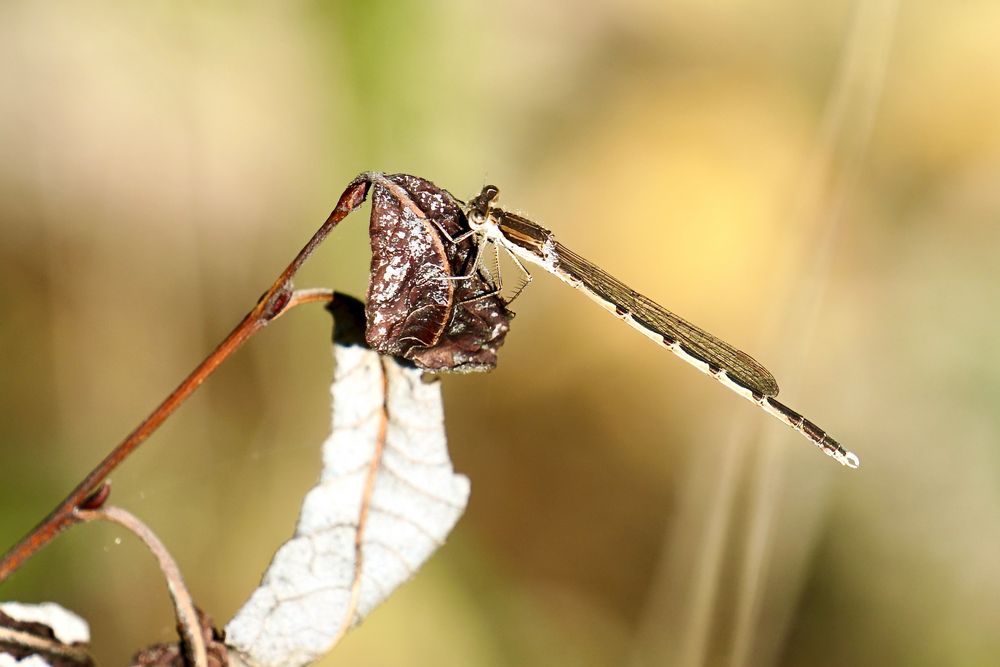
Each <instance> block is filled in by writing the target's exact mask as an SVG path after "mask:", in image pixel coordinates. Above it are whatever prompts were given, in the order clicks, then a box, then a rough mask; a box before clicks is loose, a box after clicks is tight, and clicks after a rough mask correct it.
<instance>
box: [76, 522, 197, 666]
mask: <svg viewBox="0 0 1000 667" xmlns="http://www.w3.org/2000/svg"><path fill="white" fill-rule="evenodd" d="M75 515H76V517H77V519H78V520H80V521H96V520H98V519H102V520H104V521H111V522H112V523H117V524H118V525H120V526H122V527H124V528H126V529H127V530H130V531H131V532H132V533H133V534H134V535H135V536H136V537H138V538H139V539H140V540H142V542H143V544H145V545H146V547H147V548H148V549H149V551H150V552H151V553H152V554H153V556H154V557H155V558H156V561H157V563H159V566H160V571H161V572H163V576H164V578H165V579H166V580H167V590H168V591H169V592H170V600H171V602H173V604H174V612H175V613H176V615H177V623H178V625H179V626H180V628H181V636H182V639H183V644H184V657H185V659H186V660H187V661H188V663H189V664H192V665H194V667H208V651H207V650H206V648H205V636H204V635H203V634H202V631H201V622H200V621H199V619H198V611H197V610H196V609H195V606H194V600H193V599H192V598H191V594H190V593H189V592H188V589H187V586H185V585H184V578H183V577H182V576H181V571H180V568H179V567H177V562H176V561H175V560H174V559H173V558H172V557H171V556H170V552H169V551H167V548H166V547H165V546H164V545H163V542H161V541H160V539H159V538H158V537H157V536H156V534H155V533H153V531H152V530H150V529H149V526H147V525H146V524H144V523H143V522H142V521H140V520H139V519H138V517H136V516H135V515H134V514H131V513H129V512H127V511H125V510H123V509H121V508H120V507H108V508H105V509H99V510H77V511H76V512H75Z"/></svg>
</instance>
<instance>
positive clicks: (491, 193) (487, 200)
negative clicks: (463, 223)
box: [466, 185, 500, 231]
mask: <svg viewBox="0 0 1000 667" xmlns="http://www.w3.org/2000/svg"><path fill="white" fill-rule="evenodd" d="M499 195H500V189H499V188H498V187H497V186H495V185H487V186H485V187H484V188H483V189H482V191H481V192H480V193H479V194H478V195H476V196H475V197H473V198H472V201H470V202H469V208H468V210H467V211H466V215H467V216H468V218H469V227H470V228H471V229H473V230H475V231H479V230H481V229H482V228H483V227H485V226H486V224H487V223H489V221H490V209H491V208H493V202H494V201H495V200H496V198H497V197H498V196H499Z"/></svg>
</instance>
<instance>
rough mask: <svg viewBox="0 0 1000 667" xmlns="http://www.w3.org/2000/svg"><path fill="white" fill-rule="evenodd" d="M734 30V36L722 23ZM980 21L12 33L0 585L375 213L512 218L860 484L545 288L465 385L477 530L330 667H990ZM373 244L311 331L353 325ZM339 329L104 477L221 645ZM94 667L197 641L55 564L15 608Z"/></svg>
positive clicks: (135, 602) (294, 329)
mask: <svg viewBox="0 0 1000 667" xmlns="http://www.w3.org/2000/svg"><path fill="white" fill-rule="evenodd" d="M709 5H710V6H709ZM997 25H1000V4H997V3H995V2H985V1H983V2H974V1H973V2H962V3H940V2H931V1H922V0H917V1H913V2H907V3H895V2H890V1H887V0H876V1H874V2H868V3H864V2H860V1H859V2H856V3H847V2H839V3H800V2H795V1H793V0H764V1H762V2H734V3H726V4H725V5H723V4H721V3H702V2H695V1H693V0H682V1H680V2H672V3H662V2H656V1H654V0H630V1H627V2H621V1H612V0H590V1H589V2H568V1H566V0H555V1H552V2H527V1H525V0H515V1H513V2H507V3H502V4H496V5H492V4H486V3H481V4H480V3H450V2H427V1H426V0H423V1H420V2H416V1H413V0H397V1H394V2H388V1H385V0H376V1H369V2H360V1H355V2H340V3H316V2H307V3H301V2H290V3H263V2H259V3H258V2H254V3H235V2H232V3H226V2H222V3H209V4H202V3H194V2H180V3H167V2H149V3H111V2H85V3H33V2H27V1H16V0H15V1H10V0H9V1H8V2H5V3H3V4H2V5H0V83H2V90H3V95H2V96H0V146H2V147H3V150H2V153H0V220H2V223H0V287H2V289H0V298H2V310H3V317H2V318H0V364H2V369H3V371H2V377H3V382H2V384H0V457H2V458H0V461H2V463H0V508H2V510H0V547H2V548H4V549H5V548H6V547H7V546H8V545H11V544H13V543H14V542H15V541H16V540H17V539H19V538H20V537H21V536H22V535H23V534H24V533H25V532H26V531H27V530H28V529H29V528H30V527H31V526H32V525H34V524H35V523H36V522H37V521H38V520H39V519H40V518H41V517H42V516H43V515H44V514H46V513H47V512H48V511H49V510H50V509H51V508H52V506H53V505H54V504H55V502H56V501H57V500H58V499H60V498H61V497H62V496H63V495H64V494H65V493H66V492H67V491H68V490H69V489H70V488H71V487H72V486H73V485H74V484H75V483H76V482H77V481H78V480H79V479H80V478H81V477H82V476H83V474H84V473H85V472H86V471H87V470H89V469H90V467H91V466H92V465H93V464H94V463H96V462H97V461H98V460H99V459H100V458H101V457H102V456H103V455H104V454H105V453H106V452H107V451H108V450H109V449H110V448H111V446H112V445H113V444H115V443H116V442H117V441H118V440H119V439H120V438H121V437H122V436H123V435H124V434H126V433H127V432H128V431H129V430H131V428H132V427H133V426H134V425H135V424H137V423H138V421H139V420H140V419H141V418H142V417H143V416H144V415H145V414H146V413H148V411H149V410H150V409H151V408H152V407H153V406H154V405H155V404H156V403H158V402H159V401H160V399H162V398H163V397H164V396H165V395H166V393H167V392H168V391H169V390H170V389H172V388H173V386H174V385H175V384H176V383H177V381H179V380H180V379H181V378H182V377H183V376H184V375H185V374H186V373H187V372H188V371H189V370H190V369H191V368H192V367H193V366H194V365H195V363H196V362H197V361H198V360H199V359H201V358H202V356H204V354H206V353H207V352H208V351H209V350H210V349H211V348H212V347H213V346H214V345H215V343H216V342H218V341H219V340H220V339H221V338H222V337H223V336H224V335H225V333H227V332H228V331H229V329H230V328H231V327H232V326H233V325H234V324H235V323H236V322H237V321H238V320H239V318H240V317H242V315H243V314H244V313H245V312H246V311H247V310H248V309H249V308H250V307H251V306H252V305H253V303H254V301H255V300H256V298H257V296H258V295H259V294H260V293H261V292H262V291H263V290H264V288H265V287H266V286H267V285H268V284H269V283H270V282H271V280H272V279H273V278H274V276H275V275H277V273H278V272H279V271H280V269H281V268H283V267H284V265H285V264H286V263H287V261H288V260H289V259H290V258H291V257H292V255H293V254H294V253H295V252H296V251H297V250H298V248H299V247H300V246H301V245H302V243H304V242H305V240H306V239H307V238H308V236H309V235H310V234H311V233H312V232H313V230H314V229H315V228H316V227H318V226H319V224H320V223H321V222H322V221H323V220H324V219H325V217H326V215H327V214H328V213H329V210H330V209H331V207H332V206H333V204H334V203H335V202H336V199H337V197H338V195H339V194H340V192H341V190H342V189H343V187H344V185H345V184H346V183H347V182H348V181H349V180H350V179H351V178H352V177H353V176H354V175H355V174H356V173H358V172H359V171H363V170H369V169H377V170H383V171H390V172H397V171H402V172H408V173H413V174H417V175H420V176H423V177H425V178H428V179H430V180H432V181H434V182H436V183H437V184H438V185H440V186H442V187H445V188H448V189H449V190H451V191H452V192H453V193H455V195H456V196H458V197H462V198H465V197H468V196H470V195H472V194H474V193H476V192H478V190H479V188H480V187H481V186H482V185H483V184H484V183H486V182H492V183H496V184H497V185H498V186H500V188H501V197H502V199H503V203H504V204H505V205H506V206H508V207H510V208H512V209H514V210H519V211H521V212H523V213H525V214H527V215H529V216H530V217H532V218H534V219H536V220H538V221H539V222H540V223H542V224H544V225H546V226H548V227H550V228H552V229H553V230H554V231H555V232H556V233H557V235H558V236H559V238H560V240H561V241H562V242H563V243H564V244H566V245H567V246H569V247H571V248H573V249H574V250H576V251H578V252H580V253H581V254H583V255H584V256H586V257H589V258H591V259H593V260H594V261H596V262H598V263H599V264H601V265H602V266H604V267H605V268H607V269H608V270H609V271H611V272H612V273H614V274H616V275H617V276H619V277H620V278H622V279H623V280H625V281H626V282H628V283H629V284H631V285H632V286H634V287H635V288H636V289H639V290H641V291H642V292H644V293H645V294H648V295H649V296H651V297H653V298H655V299H657V300H659V301H661V302H662V303H664V305H666V306H667V307H668V308H670V309H672V310H674V311H676V312H677V313H679V314H681V315H683V316H684V317H687V318H689V319H691V320H692V321H694V322H696V323H698V324H700V325H702V326H704V327H705V328H707V329H708V330H710V331H712V332H714V333H716V334H717V335H719V336H721V337H723V338H725V339H727V340H729V341H730V342H732V343H733V344H734V345H736V346H737V347H740V348H742V349H744V350H747V351H748V352H750V353H751V354H752V355H753V356H754V357H756V358H757V359H759V360H760V361H761V362H763V363H764V364H765V365H767V366H768V367H769V368H770V369H771V370H772V371H773V372H774V373H775V375H776V377H777V378H778V381H779V383H781V386H782V390H783V391H782V398H783V400H784V401H786V402H787V403H788V404H789V405H791V406H792V407H793V408H795V409H797V410H799V411H801V412H803V413H804V414H806V415H807V416H809V417H811V418H812V419H814V420H815V421H816V422H817V423H819V424H820V425H822V426H823V427H825V428H827V429H828V430H830V431H831V433H832V434H833V435H834V436H835V437H837V438H838V439H840V440H841V441H842V442H843V443H844V444H845V446H847V447H848V448H849V449H853V450H854V451H856V452H857V453H858V454H859V455H860V456H861V459H862V467H861V469H860V470H858V471H849V470H847V469H846V468H841V467H840V466H838V465H836V464H835V463H834V462H833V461H832V460H831V459H828V458H827V457H825V456H822V455H821V454H820V453H818V451H817V450H815V448H813V447H812V446H811V445H809V443H807V442H806V441H805V440H804V439H803V438H801V437H800V436H799V435H797V434H795V433H793V432H792V431H790V430H789V429H787V428H785V427H784V426H782V425H781V424H779V423H778V422H777V421H775V420H773V419H771V418H769V417H767V416H766V415H764V414H763V413H762V412H760V411H759V410H757V409H755V408H754V407H753V406H752V405H750V404H749V403H747V402H745V401H742V400H739V399H738V398H737V397H736V396H735V395H733V394H731V393H729V392H727V391H725V390H724V389H722V388H721V387H720V386H719V385H718V384H717V383H715V382H712V381H710V379H708V378H706V377H705V376H702V375H700V374H698V373H696V372H694V371H693V370H692V369H691V368H689V367H688V366H686V365H685V364H682V363H680V362H679V361H678V360H676V359H675V358H673V357H672V356H671V355H669V354H667V353H666V352H664V351H663V350H661V349H658V348H657V347H655V346H653V345H651V344H649V343H648V341H646V340H645V339H643V338H642V337H641V336H639V335H637V334H636V333H635V332H634V331H632V330H630V329H628V328H627V327H625V326H622V325H621V324H620V323H619V322H616V321H615V320H614V318H611V317H608V316H607V315H606V314H605V313H603V312H602V311H600V310H599V309H597V308H595V307H594V306H593V305H592V304H590V303H589V302H588V301H587V300H586V299H584V298H582V296H581V295H579V294H576V293H574V292H573V291H572V290H570V289H568V288H567V287H565V286H564V285H562V284H561V283H558V281H556V280H554V279H552V278H549V277H547V276H544V275H540V274H538V273H537V272H536V280H535V282H534V283H533V284H532V285H531V287H530V288H529V289H528V290H527V291H526V292H525V293H524V294H523V295H522V296H521V297H520V298H519V299H518V301H517V302H516V303H515V305H514V310H516V311H517V312H518V317H517V319H516V320H515V321H514V322H513V327H512V330H511V333H510V336H509V338H508V343H507V345H506V346H505V347H504V349H503V350H502V354H501V363H500V366H499V368H498V369H497V370H496V371H495V372H493V373H492V374H490V375H487V376H473V377H449V378H446V379H445V381H444V382H445V384H444V390H445V400H446V416H447V426H448V431H449V437H450V446H451V450H452V454H453V457H454V460H455V463H456V468H457V469H458V470H459V471H460V472H463V473H465V474H467V475H468V476H469V477H470V478H471V480H472V499H471V505H470V508H469V511H468V512H467V514H466V515H465V517H464V518H463V519H462V520H461V521H460V522H459V524H458V526H457V528H456V530H455V532H454V533H453V535H452V537H451V539H450V540H449V542H448V543H447V544H446V545H445V547H444V548H443V549H442V550H441V551H440V552H439V553H438V554H437V555H436V556H435V557H434V558H433V559H432V560H431V561H430V563H429V564H428V566H427V567H426V568H425V569H424V570H422V571H421V572H420V573H419V575H418V576H417V577H416V578H415V579H414V580H413V581H412V582H410V583H409V584H407V585H406V586H404V587H403V588H402V589H401V590H400V591H399V592H398V593H397V594H396V595H395V596H393V597H392V598H391V599H390V600H389V601H388V602H387V603H386V604H385V605H384V606H383V607H381V608H379V609H378V610H376V611H375V613H374V614H373V615H372V616H371V617H370V618H369V619H368V620H367V621H366V622H365V623H364V624H363V626H362V627H361V628H360V629H358V630H356V631H355V632H353V633H352V634H350V635H349V636H348V638H347V639H346V640H345V641H344V642H343V643H342V645H341V646H339V647H338V648H337V649H336V651H335V652H334V653H333V654H332V655H331V657H330V658H329V659H328V660H327V661H326V662H325V663H324V664H331V665H332V664H340V665H344V664H349V665H362V666H363V665H371V666H375V665H408V666H421V665H456V666H457V665H476V666H492V665H527V666H533V665H537V666H541V665H583V666H588V665H632V666H635V667H640V666H646V665H680V666H685V667H687V666H690V667H695V666H701V665H713V666H714V665H726V666H729V667H738V666H742V665H819V666H825V665H830V666H834V665H848V664H850V665H876V664H878V665H888V664H905V665H942V664H947V665H993V664H997V662H998V660H1000V417H998V415H997V409H996V405H997V403H998V400H1000V355H997V353H996V351H995V342H996V339H997V332H998V331H1000V315H998V314H997V308H996V304H997V302H998V299H1000V280H998V269H997V266H998V261H1000V225H998V220H1000V186H998V183H1000V120H998V119H1000V40H998V39H997V30H996V26H997ZM367 212H368V209H367V207H366V208H365V209H363V211H362V212H358V213H356V214H355V215H354V216H352V217H350V218H348V220H347V221H346V222H345V223H343V224H342V226H341V227H340V228H338V229H337V230H336V231H335V232H334V234H333V235H332V236H331V237H330V238H329V240H328V241H327V242H326V244H325V245H324V246H323V248H322V249H321V251H320V252H319V253H318V254H317V255H316V256H315V257H314V258H313V260H312V261H311V262H310V263H309V264H308V265H307V266H306V268H305V270H304V271H303V272H302V273H301V274H300V276H299V279H298V280H297V285H298V286H300V287H311V286H327V287H334V288H337V289H339V290H342V291H348V292H351V293H353V294H357V295H363V293H364V289H365V285H366V280H367V267H368V262H369V252H368V242H367V234H366V233H367ZM329 335H330V322H329V318H328V316H327V314H326V313H325V312H324V311H323V310H322V308H320V307H318V306H310V307H303V308H302V309H300V310H298V311H296V312H295V313H293V314H291V315H290V316H288V317H287V318H284V319H283V320H282V321H280V322H279V323H276V324H275V325H274V326H272V327H269V328H268V329H267V330H266V331H264V332H263V333H261V334H260V335H259V336H257V337H256V338H254V339H253V340H252V341H251V342H250V344H249V345H248V346H247V347H246V348H245V349H244V350H242V351H241V352H240V353H239V354H238V355H237V356H236V357H235V358H233V359H232V360H230V362H229V363H227V364H226V365H225V366H224V367H223V368H222V370H221V371H220V372H219V373H218V374H217V375H216V376H213V377H212V378H211V380H210V381H209V382H208V383H207V384H206V385H205V387H204V388H203V389H202V390H201V391H200V392H199V393H198V394H196V395H195V397H194V398H193V399H192V400H191V401H190V402H189V403H188V404H187V405H186V406H185V407H184V408H183V409H182V410H181V411H180V412H179V413H178V414H177V415H175V417H174V418H173V419H171V420H170V421H169V422H168V423H167V425H166V426H165V427H164V428H163V429H162V430H161V431H160V432H158V433H157V434H156V435H155V436H154V437H153V438H152V439H151V441H150V442H149V443H147V444H146V445H144V446H143V448H142V449H140V450H139V452H138V454H137V455H136V456H135V457H134V458H133V459H131V460H130V461H129V462H128V463H127V464H126V465H125V466H124V467H123V468H122V469H121V470H120V471H119V472H117V473H116V474H115V475H114V476H113V480H114V491H113V494H112V501H113V502H114V503H116V504H119V505H123V506H125V507H127V508H128V509H130V510H132V511H134V512H135V513H137V514H138V515H139V516H140V517H142V518H143V519H144V520H145V521H147V522H148V523H149V524H150V525H151V526H152V527H153V528H154V529H155V530H156V531H157V532H158V534H159V535H160V537H161V538H162V539H163V540H164V541H165V542H166V543H167V545H168V546H169V547H170V548H171V549H172V550H173V552H174V554H175V556H176V557H177V558H178V560H179V562H180V565H181V567H182V569H183V571H184V572H185V575H186V577H187V580H188V583H189V584H190V586H191V588H192V589H193V592H194V594H195V596H196V599H197V602H198V603H199V604H200V605H201V606H202V607H203V608H205V609H206V610H208V611H209V612H210V613H212V614H213V615H214V617H215V618H216V620H217V621H218V622H219V623H220V624H222V623H224V621H225V620H226V619H228V618H229V617H230V616H231V615H232V613H233V612H234V611H235V609H237V608H238V606H239V605H241V604H242V602H243V601H244V600H245V598H246V597H247V595H248V594H249V592H250V590H251V589H252V588H253V586H254V585H255V584H256V582H257V579H258V578H259V576H260V574H261V572H262V570H263V568H264V567H265V565H266V564H267V563H268V561H269V559H270V557H271V554H272V553H273V551H274V549H275V548H276V547H277V546H278V545H279V544H280V542H281V541H282V540H283V539H285V538H286V537H287V536H288V535H290V533H291V530H292V528H293V526H294V521H295V517H296V515H297V508H298V505H299V503H300V501H301V497H302V495H303V493H304V492H305V491H306V489H307V488H308V487H309V486H310V485H311V484H312V483H313V482H314V481H315V477H316V475H317V470H318V461H319V457H318V452H319V447H320V444H321V442H322V440H323V439H324V437H325V436H326V434H327V431H328V428H329V409H330V406H329V399H328V396H329V394H328V388H329V380H330V376H331V360H330V353H329ZM0 598H4V599H19V600H24V601H34V600H56V601H58V602H61V603H63V604H64V605H66V606H68V607H70V608H72V609H74V610H76V611H77V612H79V613H81V614H83V615H84V616H86V617H87V618H88V619H89V620H90V622H91V624H92V630H93V633H94V636H95V640H94V644H95V647H96V652H97V655H98V656H99V658H100V659H101V661H102V663H104V664H122V663H123V661H125V660H126V659H127V657H128V656H129V655H131V654H132V653H133V652H134V651H135V650H137V649H138V648H140V647H141V646H144V645H146V644H148V643H151V642H154V641H164V640H169V639H170V638H171V637H173V630H172V627H173V623H174V621H173V618H172V614H171V611H170V609H169V605H168V602H167V597H166V594H165V590H164V585H163V583H162V581H161V578H160V577H159V575H158V573H157V571H156V570H155V568H154V566H153V564H152V559H151V558H150V557H149V556H148V554H146V553H145V552H144V551H143V550H142V549H140V548H139V547H138V546H137V545H136V543H135V540H133V539H132V538H131V537H130V536H125V535H123V534H122V533H121V532H120V531H118V530H117V529H115V528H111V527H107V526H97V525H90V526H85V527H80V528H76V529H74V530H71V531H70V532H68V533H67V534H66V535H64V536H63V537H61V538H60V539H59V540H58V541H57V542H55V543H54V544H53V545H51V546H50V547H49V548H47V549H46V550H45V551H44V552H42V553H41V554H40V555H38V556H37V557H36V558H35V559H33V560H32V561H31V562H29V564H28V565H27V566H26V567H25V568H23V570H21V571H20V572H18V573H17V574H16V575H15V576H14V577H13V578H12V579H11V580H10V581H8V582H6V583H5V584H4V585H3V586H2V588H0Z"/></svg>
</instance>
